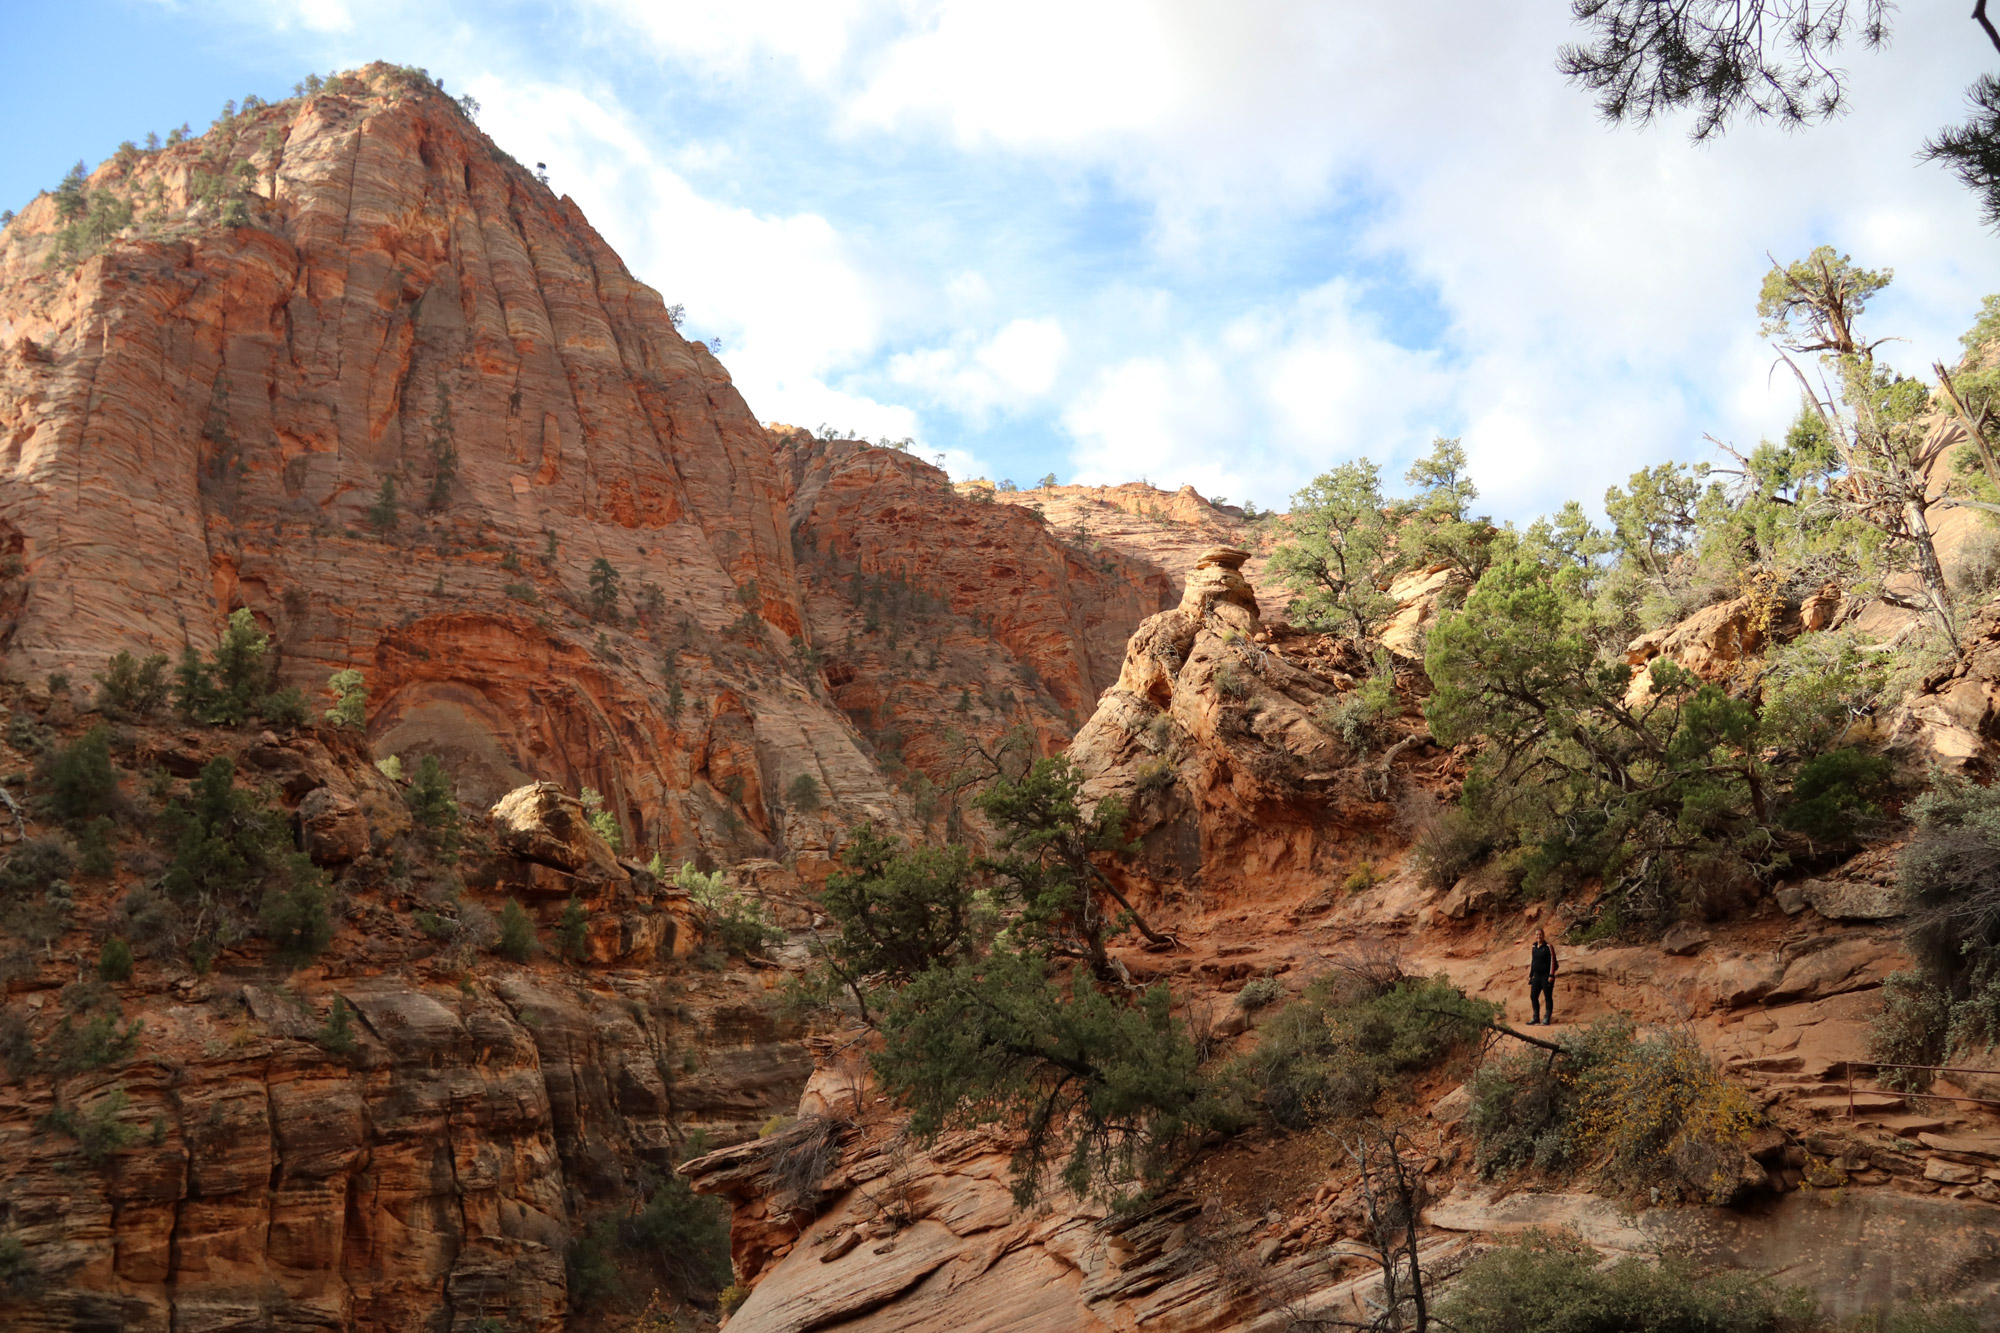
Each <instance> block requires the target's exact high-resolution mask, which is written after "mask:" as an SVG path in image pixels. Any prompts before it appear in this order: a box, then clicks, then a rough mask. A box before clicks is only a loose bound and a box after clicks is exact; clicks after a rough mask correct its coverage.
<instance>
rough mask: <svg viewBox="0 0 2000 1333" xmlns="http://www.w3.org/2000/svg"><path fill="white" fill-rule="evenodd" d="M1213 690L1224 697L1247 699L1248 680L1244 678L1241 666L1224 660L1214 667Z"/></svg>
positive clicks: (1248, 694)
mask: <svg viewBox="0 0 2000 1333" xmlns="http://www.w3.org/2000/svg"><path fill="white" fill-rule="evenodd" d="M1215 690H1216V693H1218V694H1220V695H1221V696H1222V697H1223V698H1225V699H1247V698H1249V697H1250V682H1249V680H1248V679H1246V678H1245V675H1244V671H1243V668H1242V667H1240V666H1238V665H1237V664H1236V663H1235V662H1234V661H1224V662H1220V663H1218V664H1217V665H1216V668H1215Z"/></svg>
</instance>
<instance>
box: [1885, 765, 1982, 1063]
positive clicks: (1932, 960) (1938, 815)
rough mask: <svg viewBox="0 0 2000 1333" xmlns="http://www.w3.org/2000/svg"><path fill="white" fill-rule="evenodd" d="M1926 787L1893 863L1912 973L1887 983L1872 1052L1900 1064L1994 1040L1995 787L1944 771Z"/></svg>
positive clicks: (1927, 1060) (1967, 1049)
mask: <svg viewBox="0 0 2000 1333" xmlns="http://www.w3.org/2000/svg"><path fill="white" fill-rule="evenodd" d="M1933 783H1934V785H1933V787H1932V790H1931V791H1929V792H1928V793H1926V794H1925V795H1923V796H1921V797H1919V798H1918V799H1917V800H1916V801H1915V802H1914V803H1913V805H1912V813H1913V814H1914V815H1915V817H1916V825H1917V827H1916V833H1915V835H1914V836H1913V837H1912V838H1911V839H1910V841H1909V843H1908V845H1907V846H1905V847H1904V849H1903V855H1902V863H1901V866H1900V870H1901V876H1900V878H1901V883H1902V890H1903V896H1904V900H1905V902H1906V904H1907V905H1908V909H1909V925H1908V928H1907V929H1906V930H1905V932H1904V938H1905V941H1906V943H1907V944H1908V947H1909V950H1910V955H1911V958H1912V959H1913V961H1914V962H1915V964H1916V970H1915V973H1914V974H1909V973H1899V974H1897V976H1895V977H1892V978H1891V979H1890V982H1891V984H1890V988H1889V1002H1888V1004H1887V1006H1886V1007H1885V1011H1884V1015H1883V1017H1882V1018H1881V1019H1880V1020H1878V1023H1877V1025H1876V1028H1875V1033H1874V1050H1873V1051H1872V1052H1871V1053H1872V1054H1874V1055H1875V1056H1876V1057H1877V1058H1878V1059H1885V1060H1889V1061H1891V1062H1893V1063H1898V1064H1905V1063H1907V1064H1934V1063H1938V1062H1939V1061H1940V1060H1941V1059H1946V1058H1951V1057H1952V1056H1953V1055H1955V1054H1957V1053H1964V1052H1971V1051H1976V1050H1983V1049H1990V1048H1991V1047H1992V1046H1993V1045H1994V1044H1995V1043H1996V1042H2000V787H1982V786H1979V785H1978V784H1976V783H1972V782H1968V781H1966V780H1964V779H1962V778H1955V777H1951V776H1948V775H1944V774H1938V775H1936V776H1935V777H1934V779H1933ZM1918 1056H1923V1057H1927V1058H1916V1057H1918ZM1902 1081H1908V1082H1912V1083H1914V1084H1916V1085H1920V1086H1921V1085H1927V1083H1928V1080H1927V1079H1924V1078H1922V1077H1921V1076H1919V1077H1918V1078H1916V1079H1913V1080H1910V1079H1905V1080H1902Z"/></svg>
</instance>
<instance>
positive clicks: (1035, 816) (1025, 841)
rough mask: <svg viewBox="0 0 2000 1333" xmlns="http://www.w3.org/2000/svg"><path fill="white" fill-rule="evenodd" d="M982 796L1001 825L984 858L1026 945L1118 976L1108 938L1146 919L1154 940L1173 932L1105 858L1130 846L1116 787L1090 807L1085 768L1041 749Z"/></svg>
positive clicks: (1142, 929) (981, 804)
mask: <svg viewBox="0 0 2000 1333" xmlns="http://www.w3.org/2000/svg"><path fill="white" fill-rule="evenodd" d="M973 805H974V806H976V807H977V808H978V809H979V810H980V811H981V812H982V813H984V814H985V815H986V817H987V818H988V819H990V820H992V821H993V824H994V826H995V829H996V830H997V833H998V836H997V837H996V839H995V853H996V854H995V855H992V856H989V857H985V858H982V860H981V865H982V867H983V868H984V869H985V870H987V871H988V872H989V873H990V874H992V875H993V876H995V878H996V879H997V880H998V882H999V885H1000V889H1001V892H1002V894H1003V896H1004V897H1005V899H1006V901H1008V902H1009V903H1010V904H1011V905H1012V907H1013V909H1014V911H1013V915H1012V916H1011V918H1010V919H1009V921H1008V924H1007V934H1008V937H1009V939H1010V941H1012V942H1013V943H1015V944H1016V945H1017V946H1018V947H1022V948H1026V949H1030V950H1032V951H1034V952H1037V953H1041V954H1044V955H1046V956H1048V957H1052V958H1070V959H1076V960H1078V961H1081V962H1082V963H1083V964H1084V965H1085V966H1087V967H1088V968H1089V969H1090V971H1091V974H1092V975H1093V976H1096V977H1098V978H1099V979H1101V980H1105V981H1110V980H1112V979H1113V978H1114V977H1115V975H1116V973H1115V971H1114V969H1113V968H1112V966H1111V960H1110V957H1109V956H1108V955H1107V954H1106V952H1105V942H1106V941H1107V940H1108V939H1110V938H1112V937H1113V936H1115V935H1118V934H1121V933H1122V932H1124V931H1126V930H1128V929H1136V930H1138V931H1139V933H1140V934H1142V935H1144V936H1145V937H1146V939H1147V940H1148V941H1149V942H1152V943H1158V944H1164V943H1169V942H1170V940H1169V938H1168V937H1167V936H1163V935H1161V934H1159V933H1158V932H1156V931H1154V930H1153V929H1152V928H1151V927H1150V926H1148V925H1147V924H1146V922H1145V920H1144V918H1142V917H1141V916H1140V915H1139V913H1138V911H1137V910H1136V909H1135V908H1134V907H1133V906H1132V904H1131V902H1130V901H1129V900H1128V899H1127V898H1126V896H1125V894H1124V893H1123V892H1122V891H1121V890H1120V889H1119V888H1118V885H1117V884H1116V882H1114V881H1113V880H1112V878H1111V876H1110V875H1108V874H1107V873H1106V872H1105V871H1104V870H1103V869H1102V868H1100V867H1099V866H1098V864H1097V858H1098V857H1100V856H1104V855H1108V854H1121V853H1124V852H1126V851H1128V850H1129V845H1128V844H1127V843H1126V841H1125V835H1124V830H1125V820H1126V811H1125V803H1124V802H1123V801H1121V800H1119V799H1118V798H1117V797H1115V796H1107V797H1104V798H1102V799H1101V800H1099V801H1097V802H1096V803H1095V804H1094V805H1091V806H1088V807H1086V805H1085V803H1084V800H1083V775H1082V774H1080V773H1078V772H1077V771H1076V769H1075V768H1074V767H1072V766H1071V764H1070V762H1069V760H1068V759H1067V758H1065V757H1061V756H1058V757H1056V758H1051V759H1038V760H1036V761H1035V762H1034V764H1033V766H1032V767H1030V768H1029V769H1028V770H1027V771H1026V772H1025V773H1022V774H1020V775H1019V776H1017V777H1010V776H1008V775H1007V774H1005V773H1002V774H1000V775H998V776H996V777H995V778H994V779H993V781H992V782H991V783H989V784H988V785H987V787H986V789H985V790H984V791H982V792H980V793H979V795H978V796H977V797H975V798H974V799H973ZM1113 904H1115V906H1116V909H1117V910H1116V911H1115V912H1114V911H1113V908H1112V905H1113Z"/></svg>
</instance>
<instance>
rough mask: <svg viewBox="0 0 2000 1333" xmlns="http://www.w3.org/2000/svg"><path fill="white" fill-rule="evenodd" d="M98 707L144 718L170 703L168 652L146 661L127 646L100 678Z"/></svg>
mask: <svg viewBox="0 0 2000 1333" xmlns="http://www.w3.org/2000/svg"><path fill="white" fill-rule="evenodd" d="M97 686H98V689H97V702H98V707H99V708H100V709H102V710H103V711H104V712H106V713H109V714H110V715H112V716H113V717H127V718H144V717H149V716H151V715H152V714H154V713H157V712H159V711H160V709H161V708H162V707H163V706H165V704H166V702H167V688H168V687H167V655H166V654H165V653H154V654H152V655H150V656H148V657H147V658H146V659H145V660H144V661H143V662H142V661H140V660H139V659H138V658H135V657H133V656H132V654H131V653H130V652H128V651H126V650H124V649H122V648H121V649H120V650H119V651H118V654H117V655H116V656H115V657H113V658H112V659H111V661H110V662H109V663H108V664H107V665H106V666H105V669H104V673H103V674H102V675H100V676H98V677H97Z"/></svg>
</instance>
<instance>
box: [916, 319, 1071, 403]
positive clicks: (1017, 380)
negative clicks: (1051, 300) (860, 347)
mask: <svg viewBox="0 0 2000 1333" xmlns="http://www.w3.org/2000/svg"><path fill="white" fill-rule="evenodd" d="M1068 347H1069V339H1068V338H1067V337H1065V336H1064V334H1063V330H1062V324H1061V322H1060V321H1058V320H1054V319H1017V320H1014V321H1012V322H1011V323H1009V324H1008V325H1007V326H1006V327H1004V328H1002V329H1001V330H1000V331H999V332H998V333H995V334H994V335H993V336H992V337H991V338H989V339H987V340H986V341H985V342H983V343H981V342H978V341H977V339H976V336H974V335H972V334H970V333H966V334H961V335H960V336H959V337H958V338H956V339H954V340H953V342H952V343H951V344H950V345H948V346H944V347H929V348H924V349H921V350H919V351H914V352H904V353H899V354H898V355H896V356H893V357H891V358H890V360H889V377H890V379H891V380H893V381H895V382H896V383H897V384H901V385H905V386H907V387H909V388H911V389H914V390H916V391H917V392H918V393H920V394H922V395H923V396H924V397H926V398H928V399H930V400H931V401H933V402H937V403H941V404H943V405H944V406H946V407H949V408H951V409H952V410H953V411H955V412H958V413H960V414H961V415H963V416H966V417H970V418H973V419H975V420H979V421H984V420H986V419H987V418H988V417H990V416H991V415H992V414H993V413H994V412H996V411H1001V412H1014V411H1020V410H1022V409H1023V408H1025V407H1027V406H1029V405H1030V404H1032V403H1033V402H1034V401H1035V400H1037V399H1039V398H1041V397H1042V396H1044V395H1046V394H1047V393H1048V392H1049V390H1050V389H1051V388H1052V387H1054V385H1055V382H1056V376H1057V373H1058V372H1059V371H1060V370H1061V368H1062V364H1063V357H1064V354H1065V352H1066V351H1067V350H1068Z"/></svg>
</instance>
